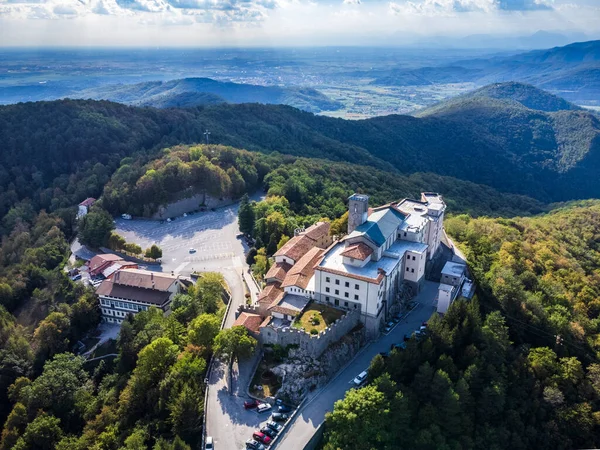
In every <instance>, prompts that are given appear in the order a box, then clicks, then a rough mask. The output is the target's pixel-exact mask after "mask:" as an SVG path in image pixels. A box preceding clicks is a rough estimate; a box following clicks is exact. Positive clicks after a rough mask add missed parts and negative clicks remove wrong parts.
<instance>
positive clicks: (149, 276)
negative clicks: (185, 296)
mask: <svg viewBox="0 0 600 450" xmlns="http://www.w3.org/2000/svg"><path fill="white" fill-rule="evenodd" d="M112 280H113V282H114V283H115V284H119V285H122V286H133V287H140V288H144V289H151V290H156V291H168V289H169V288H170V287H171V286H172V285H173V283H175V282H176V281H177V277H175V276H172V275H165V274H162V273H157V272H151V271H148V270H140V269H121V270H119V271H118V272H116V273H115V274H114V275H113V277H112Z"/></svg>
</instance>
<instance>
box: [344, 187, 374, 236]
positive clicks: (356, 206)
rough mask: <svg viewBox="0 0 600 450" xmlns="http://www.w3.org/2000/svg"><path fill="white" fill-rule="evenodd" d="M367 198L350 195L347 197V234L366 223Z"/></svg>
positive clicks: (365, 196)
mask: <svg viewBox="0 0 600 450" xmlns="http://www.w3.org/2000/svg"><path fill="white" fill-rule="evenodd" d="M368 215H369V196H368V195H362V194H352V195H351V196H350V197H348V234H350V233H352V232H353V231H354V230H355V229H356V228H357V227H359V226H360V225H362V224H363V223H365V222H366V221H367V217H368Z"/></svg>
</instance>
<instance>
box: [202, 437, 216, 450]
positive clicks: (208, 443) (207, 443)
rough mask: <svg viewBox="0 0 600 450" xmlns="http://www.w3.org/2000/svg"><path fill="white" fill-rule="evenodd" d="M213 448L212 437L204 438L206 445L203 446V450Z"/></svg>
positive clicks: (212, 449) (211, 449)
mask: <svg viewBox="0 0 600 450" xmlns="http://www.w3.org/2000/svg"><path fill="white" fill-rule="evenodd" d="M214 448H215V447H214V446H213V438H212V436H206V443H205V445H204V450H214Z"/></svg>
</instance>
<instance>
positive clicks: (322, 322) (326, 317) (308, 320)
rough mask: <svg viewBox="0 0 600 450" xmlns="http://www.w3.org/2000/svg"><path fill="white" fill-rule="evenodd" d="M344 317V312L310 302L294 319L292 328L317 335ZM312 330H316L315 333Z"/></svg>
mask: <svg viewBox="0 0 600 450" xmlns="http://www.w3.org/2000/svg"><path fill="white" fill-rule="evenodd" d="M343 315H344V311H342V310H340V309H337V308H333V307H331V306H327V305H323V304H320V303H315V302H311V303H310V304H309V305H308V306H307V307H306V309H305V310H304V312H303V313H302V314H301V315H300V316H299V317H297V318H296V320H295V321H294V324H293V326H294V327H296V328H304V330H305V331H307V332H308V333H312V334H317V333H319V332H321V331H323V330H324V329H325V328H327V327H328V326H329V325H331V324H332V323H333V322H335V321H336V320H338V319H339V318H340V317H342V316H343ZM312 330H316V333H315V332H313V331H312Z"/></svg>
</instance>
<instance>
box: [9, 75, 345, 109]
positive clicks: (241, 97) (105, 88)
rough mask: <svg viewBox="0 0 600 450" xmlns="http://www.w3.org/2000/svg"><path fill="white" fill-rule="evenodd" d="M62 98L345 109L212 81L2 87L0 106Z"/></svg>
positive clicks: (322, 98)
mask: <svg viewBox="0 0 600 450" xmlns="http://www.w3.org/2000/svg"><path fill="white" fill-rule="evenodd" d="M61 98H73V99H93V100H110V101H114V102H118V103H123V104H126V105H132V106H152V107H155V108H188V107H192V106H199V105H211V104H216V103H225V102H227V103H264V104H281V105H290V106H293V107H295V108H298V109H301V110H303V111H309V112H315V113H316V112H321V111H330V110H336V109H339V108H340V107H341V106H342V105H341V104H340V103H339V102H336V101H333V100H331V99H330V98H329V97H327V96H326V95H324V94H322V93H320V92H319V91H317V90H316V89H312V88H306V87H280V86H259V85H253V84H241V83H233V82H228V81H217V80H213V79H210V78H183V79H178V80H170V81H147V82H142V83H135V84H106V85H102V86H97V87H92V88H85V89H64V88H60V89H57V88H54V87H50V86H48V87H47V85H46V84H37V85H33V86H6V87H0V103H16V102H19V101H23V99H29V100H56V99H61Z"/></svg>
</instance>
